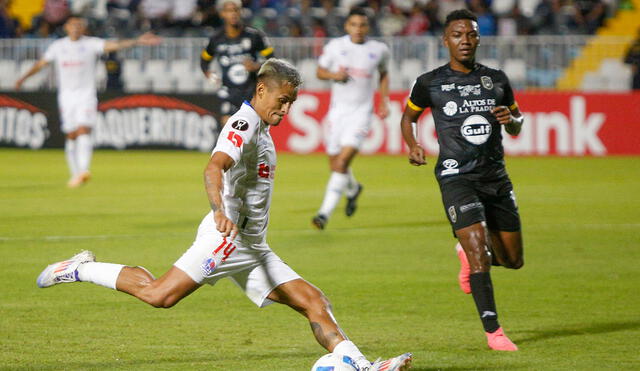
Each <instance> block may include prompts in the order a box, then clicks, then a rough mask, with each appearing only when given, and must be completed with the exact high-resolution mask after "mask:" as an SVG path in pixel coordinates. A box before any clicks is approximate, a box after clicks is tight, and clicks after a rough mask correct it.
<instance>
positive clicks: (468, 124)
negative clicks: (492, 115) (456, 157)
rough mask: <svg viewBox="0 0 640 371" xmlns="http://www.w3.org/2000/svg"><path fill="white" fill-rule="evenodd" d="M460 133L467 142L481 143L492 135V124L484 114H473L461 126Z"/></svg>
mask: <svg viewBox="0 0 640 371" xmlns="http://www.w3.org/2000/svg"><path fill="white" fill-rule="evenodd" d="M460 134H462V137H463V138H464V139H466V140H467V142H469V143H471V144H475V145H480V144H483V143H484V142H486V141H487V140H488V139H489V137H490V136H491V124H490V123H489V121H487V119H486V118H484V116H480V115H471V116H469V117H467V119H466V120H464V122H463V123H462V126H460Z"/></svg>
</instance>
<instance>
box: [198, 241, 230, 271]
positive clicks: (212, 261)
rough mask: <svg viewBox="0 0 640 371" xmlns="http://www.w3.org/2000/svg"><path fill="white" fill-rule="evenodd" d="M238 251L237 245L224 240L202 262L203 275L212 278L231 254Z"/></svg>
mask: <svg viewBox="0 0 640 371" xmlns="http://www.w3.org/2000/svg"><path fill="white" fill-rule="evenodd" d="M235 249H236V245H234V244H233V242H231V241H228V240H227V238H226V237H224V238H222V243H220V245H219V246H218V247H216V249H215V250H213V252H212V253H211V256H208V257H207V258H206V259H205V260H204V261H203V262H202V266H201V268H202V274H204V275H205V276H211V275H212V274H213V272H215V270H216V268H217V267H218V266H219V265H220V264H222V263H224V262H225V261H226V260H227V259H228V258H229V256H230V255H231V253H233V252H234V251H235Z"/></svg>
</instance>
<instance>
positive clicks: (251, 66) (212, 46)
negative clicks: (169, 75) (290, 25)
mask: <svg viewBox="0 0 640 371" xmlns="http://www.w3.org/2000/svg"><path fill="white" fill-rule="evenodd" d="M216 8H217V9H218V12H219V13H220V17H221V18H222V20H223V21H224V27H222V28H221V29H219V30H217V31H216V33H215V34H214V35H213V36H212V37H211V39H210V40H209V44H208V45H207V47H206V48H205V49H204V50H203V51H202V53H201V54H200V68H201V69H202V72H203V73H204V75H205V76H206V77H207V79H209V80H212V81H214V80H217V78H218V77H217V76H215V75H214V74H213V73H212V72H210V71H209V64H210V63H211V62H212V61H213V59H214V58H217V60H218V64H220V68H221V70H222V71H221V72H222V87H221V88H220V89H218V91H217V95H218V97H219V98H220V100H221V105H220V121H221V122H222V123H223V124H224V123H225V122H227V119H228V118H229V116H231V115H232V114H233V113H235V112H236V111H237V110H238V109H240V106H241V105H242V101H244V100H245V99H246V100H250V99H251V97H252V95H253V90H254V88H255V86H256V74H257V72H258V70H259V69H260V66H262V62H264V61H265V60H266V59H268V58H271V57H273V56H274V55H273V47H271V46H270V44H269V42H268V40H267V38H266V36H265V35H264V34H263V33H262V32H261V31H259V30H257V29H255V28H252V27H248V26H245V25H243V24H242V19H241V18H240V11H241V10H242V2H241V1H240V0H218V1H217V3H216Z"/></svg>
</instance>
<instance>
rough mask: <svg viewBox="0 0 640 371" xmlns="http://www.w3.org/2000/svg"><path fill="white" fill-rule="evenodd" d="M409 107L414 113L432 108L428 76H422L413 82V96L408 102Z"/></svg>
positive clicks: (410, 96) (411, 95)
mask: <svg viewBox="0 0 640 371" xmlns="http://www.w3.org/2000/svg"><path fill="white" fill-rule="evenodd" d="M407 106H409V107H410V108H411V109H413V110H414V111H423V110H424V109H425V108H427V107H430V106H431V97H430V96H429V78H428V75H422V76H420V77H418V78H417V79H416V81H414V82H413V86H412V87H411V94H410V95H409V99H408V100H407Z"/></svg>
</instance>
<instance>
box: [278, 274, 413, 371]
mask: <svg viewBox="0 0 640 371" xmlns="http://www.w3.org/2000/svg"><path fill="white" fill-rule="evenodd" d="M268 298H269V299H270V300H273V301H275V302H277V303H281V304H285V305H288V306H289V307H291V308H293V309H295V310H296V311H297V312H299V313H301V314H302V315H304V316H305V317H307V319H308V320H309V324H310V325H311V330H312V331H313V335H314V336H315V338H316V340H317V341H318V343H319V344H320V345H322V346H323V347H324V348H325V349H326V350H328V351H329V352H333V353H334V354H337V355H339V356H340V357H343V356H348V357H349V358H351V359H352V360H353V363H354V364H355V365H356V366H357V367H358V370H362V371H365V370H368V371H374V370H379V371H385V370H386V371H394V370H405V369H407V367H409V365H410V363H411V354H410V353H405V354H403V355H401V356H398V357H395V358H391V359H389V360H385V361H377V362H375V363H373V364H372V363H371V362H369V361H368V360H367V358H366V357H365V356H364V355H363V354H362V352H361V351H360V349H358V347H357V346H356V345H355V344H354V343H353V342H351V341H350V340H349V339H348V338H347V336H346V335H345V333H344V332H343V331H342V329H341V328H340V326H339V325H338V322H337V321H336V319H335V317H334V316H333V313H332V309H331V303H330V302H329V299H328V298H327V297H326V296H324V294H323V293H322V291H320V289H318V288H317V287H315V286H313V285H312V284H310V283H309V282H307V281H305V280H303V279H295V280H292V281H289V282H285V283H283V284H282V285H279V286H278V287H276V288H275V289H274V290H273V291H272V292H271V293H270V294H269V295H268Z"/></svg>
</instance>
